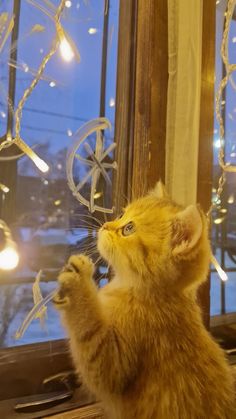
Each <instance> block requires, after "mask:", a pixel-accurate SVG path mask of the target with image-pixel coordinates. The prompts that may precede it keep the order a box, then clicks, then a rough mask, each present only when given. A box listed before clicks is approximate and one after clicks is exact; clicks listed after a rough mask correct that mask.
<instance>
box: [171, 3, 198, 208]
mask: <svg viewBox="0 0 236 419" xmlns="http://www.w3.org/2000/svg"><path fill="white" fill-rule="evenodd" d="M202 8H203V0H168V42H169V45H168V48H169V64H168V65H169V81H168V102H167V138H166V187H167V190H168V192H169V194H170V195H171V197H172V198H173V199H174V200H175V201H177V202H178V203H180V204H183V205H188V204H191V203H195V202H196V196H197V166H198V142H199V119H200V89H201V59H202Z"/></svg>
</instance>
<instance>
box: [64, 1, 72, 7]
mask: <svg viewBox="0 0 236 419" xmlns="http://www.w3.org/2000/svg"><path fill="white" fill-rule="evenodd" d="M65 6H66V7H68V8H69V7H71V6H72V2H71V1H70V0H66V2H65Z"/></svg>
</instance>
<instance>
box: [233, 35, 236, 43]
mask: <svg viewBox="0 0 236 419" xmlns="http://www.w3.org/2000/svg"><path fill="white" fill-rule="evenodd" d="M232 42H233V44H235V43H236V36H234V37H233V39H232Z"/></svg>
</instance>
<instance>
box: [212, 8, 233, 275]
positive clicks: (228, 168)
mask: <svg viewBox="0 0 236 419" xmlns="http://www.w3.org/2000/svg"><path fill="white" fill-rule="evenodd" d="M218 3H219V2H218ZM235 5H236V0H228V4H227V10H226V12H225V25H224V31H223V37H222V43H221V58H222V62H223V64H224V68H225V76H224V77H223V78H222V80H221V81H220V84H219V87H218V90H217V93H216V100H215V112H216V120H217V122H218V124H219V153H218V162H219V167H220V168H221V175H220V177H219V180H218V187H217V189H216V191H215V199H214V201H213V202H212V205H211V207H210V209H209V211H208V213H207V215H208V217H210V215H211V213H212V210H213V209H214V207H215V206H217V204H218V202H221V196H222V193H223V190H224V185H225V183H226V174H227V173H236V166H234V165H232V164H231V163H229V162H226V161H225V119H224V117H223V115H222V104H223V105H225V100H223V93H224V91H225V89H226V87H227V85H228V83H230V84H231V86H232V87H233V89H234V90H236V85H235V83H234V80H233V77H232V74H233V72H234V71H235V70H236V64H235V63H230V62H229V34H230V25H231V23H232V18H233V14H234V10H235ZM229 199H231V200H232V197H229ZM228 202H229V203H230V201H229V200H228ZM223 210H224V209H223ZM221 211H222V210H221ZM225 212H226V211H225ZM223 220H224V218H223V217H222V218H217V219H215V220H214V222H215V224H220V223H221V222H222V221H223ZM211 261H212V264H213V265H214V266H215V268H216V271H217V272H218V274H219V276H220V278H221V280H222V281H227V280H228V275H227V274H226V272H225V271H224V270H223V269H222V268H221V266H220V264H219V262H218V261H217V259H216V258H215V256H214V255H212V256H211Z"/></svg>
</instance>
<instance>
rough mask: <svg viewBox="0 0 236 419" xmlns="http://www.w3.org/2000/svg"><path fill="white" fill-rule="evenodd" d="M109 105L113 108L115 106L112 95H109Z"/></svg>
mask: <svg viewBox="0 0 236 419" xmlns="http://www.w3.org/2000/svg"><path fill="white" fill-rule="evenodd" d="M109 106H110V107H111V108H113V107H114V106H115V99H114V98H113V97H111V99H110V100H109Z"/></svg>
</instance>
